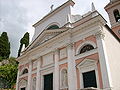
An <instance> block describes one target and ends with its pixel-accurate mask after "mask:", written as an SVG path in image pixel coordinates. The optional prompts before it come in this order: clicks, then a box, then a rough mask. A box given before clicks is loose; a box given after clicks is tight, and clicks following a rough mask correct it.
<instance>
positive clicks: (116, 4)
mask: <svg viewBox="0 0 120 90" xmlns="http://www.w3.org/2000/svg"><path fill="white" fill-rule="evenodd" d="M105 10H106V12H107V13H108V16H109V19H110V24H111V28H112V31H113V32H114V33H115V34H116V35H117V36H118V37H119V39H120V0H110V2H109V3H108V4H107V5H106V6H105Z"/></svg>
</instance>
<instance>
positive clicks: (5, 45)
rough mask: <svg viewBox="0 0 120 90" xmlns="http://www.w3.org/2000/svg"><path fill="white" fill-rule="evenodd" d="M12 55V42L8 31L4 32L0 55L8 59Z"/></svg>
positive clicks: (1, 37)
mask: <svg viewBox="0 0 120 90" xmlns="http://www.w3.org/2000/svg"><path fill="white" fill-rule="evenodd" d="M9 56H10V42H9V39H8V35H7V32H3V33H2V34H1V36H0V57H2V58H3V59H7V58H9Z"/></svg>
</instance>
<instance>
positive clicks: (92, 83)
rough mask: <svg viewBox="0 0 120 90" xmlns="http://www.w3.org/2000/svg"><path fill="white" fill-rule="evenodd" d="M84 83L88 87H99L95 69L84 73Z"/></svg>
mask: <svg viewBox="0 0 120 90" xmlns="http://www.w3.org/2000/svg"><path fill="white" fill-rule="evenodd" d="M83 83H84V88H88V87H95V88H97V83H96V74H95V70H93V71H89V72H85V73H83Z"/></svg>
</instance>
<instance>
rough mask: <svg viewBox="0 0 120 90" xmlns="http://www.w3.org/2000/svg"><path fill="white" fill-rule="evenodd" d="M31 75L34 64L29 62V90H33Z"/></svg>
mask: <svg viewBox="0 0 120 90" xmlns="http://www.w3.org/2000/svg"><path fill="white" fill-rule="evenodd" d="M31 74H32V62H29V71H28V89H27V90H31Z"/></svg>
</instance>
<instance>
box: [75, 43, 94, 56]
mask: <svg viewBox="0 0 120 90" xmlns="http://www.w3.org/2000/svg"><path fill="white" fill-rule="evenodd" d="M87 44H90V45H92V46H93V47H94V48H96V44H95V43H94V42H93V41H85V42H83V43H82V44H80V45H79V46H78V47H77V50H76V55H77V54H79V51H80V50H81V49H82V48H83V46H85V45H87Z"/></svg>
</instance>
